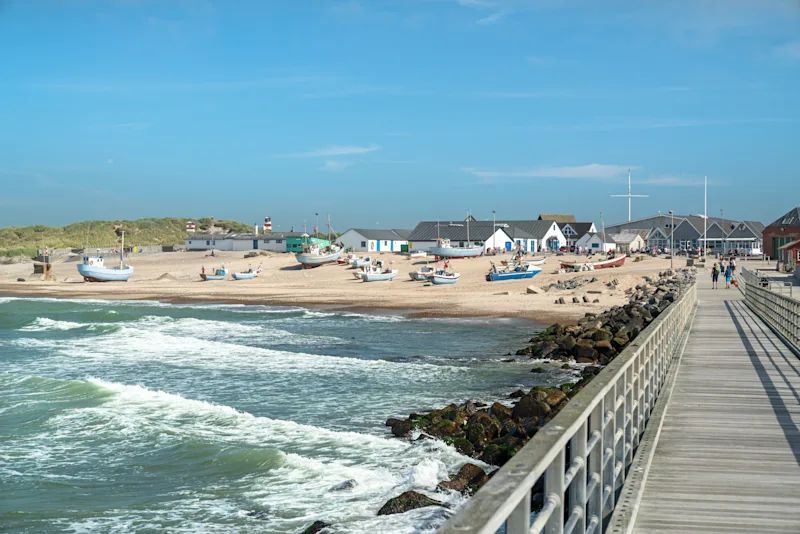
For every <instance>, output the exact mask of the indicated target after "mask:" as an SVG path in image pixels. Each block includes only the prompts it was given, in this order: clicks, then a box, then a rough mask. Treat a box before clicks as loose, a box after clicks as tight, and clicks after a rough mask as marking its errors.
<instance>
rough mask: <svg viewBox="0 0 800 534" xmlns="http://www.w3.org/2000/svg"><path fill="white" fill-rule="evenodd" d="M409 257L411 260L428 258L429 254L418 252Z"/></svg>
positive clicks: (422, 251)
mask: <svg viewBox="0 0 800 534" xmlns="http://www.w3.org/2000/svg"><path fill="white" fill-rule="evenodd" d="M408 257H409V258H411V259H417V258H427V257H428V253H427V252H425V251H424V250H417V251H416V252H412V253H411V254H409V255H408Z"/></svg>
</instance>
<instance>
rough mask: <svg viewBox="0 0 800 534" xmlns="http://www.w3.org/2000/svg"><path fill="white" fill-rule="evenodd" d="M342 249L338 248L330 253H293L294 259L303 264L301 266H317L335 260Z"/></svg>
mask: <svg viewBox="0 0 800 534" xmlns="http://www.w3.org/2000/svg"><path fill="white" fill-rule="evenodd" d="M343 252H344V251H343V250H339V251H337V252H334V253H332V254H307V253H305V252H298V253H297V254H295V255H294V257H295V259H296V260H297V261H298V262H300V263H301V264H303V267H318V266H320V265H325V264H326V263H331V262H335V261H337V260H338V259H339V258H340V257H341V256H342V253H343Z"/></svg>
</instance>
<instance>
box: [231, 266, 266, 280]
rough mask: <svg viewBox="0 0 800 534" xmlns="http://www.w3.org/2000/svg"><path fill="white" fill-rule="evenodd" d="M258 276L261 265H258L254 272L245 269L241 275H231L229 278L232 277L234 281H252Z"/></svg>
mask: <svg viewBox="0 0 800 534" xmlns="http://www.w3.org/2000/svg"><path fill="white" fill-rule="evenodd" d="M259 274H261V265H259V266H258V269H256V270H255V271H254V270H253V269H247V270H246V271H244V272H241V273H233V274H232V275H231V276H233V279H234V280H252V279H253V278H255V277H256V276H258V275H259Z"/></svg>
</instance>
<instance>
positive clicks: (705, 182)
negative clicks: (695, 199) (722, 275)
mask: <svg viewBox="0 0 800 534" xmlns="http://www.w3.org/2000/svg"><path fill="white" fill-rule="evenodd" d="M707 229H708V176H703V257H704V258H705V256H706V250H707V249H708V241H707V240H708V237H707V236H706V232H707Z"/></svg>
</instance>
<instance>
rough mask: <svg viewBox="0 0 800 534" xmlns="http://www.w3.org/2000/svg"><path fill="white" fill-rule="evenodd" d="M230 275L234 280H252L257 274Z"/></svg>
mask: <svg viewBox="0 0 800 534" xmlns="http://www.w3.org/2000/svg"><path fill="white" fill-rule="evenodd" d="M231 276H233V279H234V280H252V279H253V278H255V277H256V276H258V275H257V274H256V273H233V275H231Z"/></svg>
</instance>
